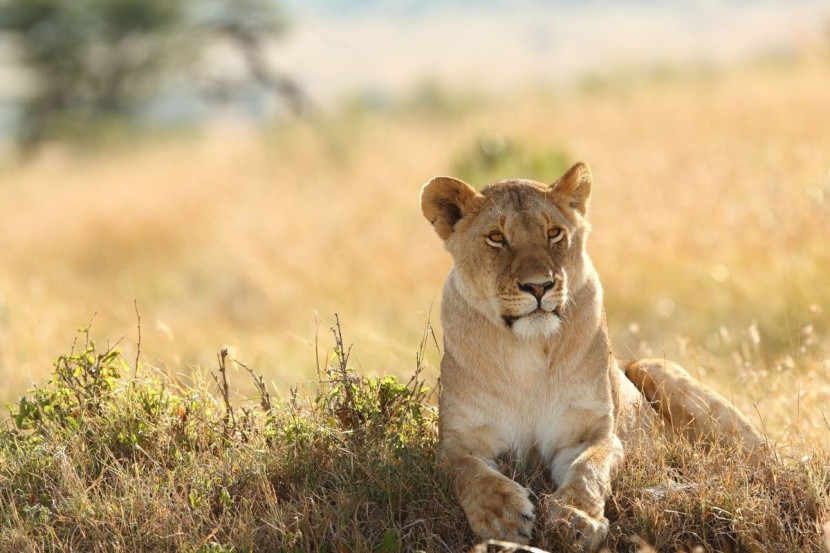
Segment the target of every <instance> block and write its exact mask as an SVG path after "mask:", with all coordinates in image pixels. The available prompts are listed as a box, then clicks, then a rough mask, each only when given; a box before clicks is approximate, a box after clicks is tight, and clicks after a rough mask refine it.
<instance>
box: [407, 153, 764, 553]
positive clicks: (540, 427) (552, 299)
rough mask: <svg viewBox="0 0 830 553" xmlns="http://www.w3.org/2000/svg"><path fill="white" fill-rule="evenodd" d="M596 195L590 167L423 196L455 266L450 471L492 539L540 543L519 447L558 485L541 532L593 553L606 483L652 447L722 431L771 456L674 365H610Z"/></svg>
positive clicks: (442, 181) (603, 530)
mask: <svg viewBox="0 0 830 553" xmlns="http://www.w3.org/2000/svg"><path fill="white" fill-rule="evenodd" d="M590 193H591V172H590V169H589V168H588V166H587V165H586V164H584V163H577V164H576V165H574V166H573V167H572V168H571V169H570V170H568V171H567V172H566V173H565V174H564V175H563V176H562V177H561V178H560V179H559V180H557V181H556V182H555V183H553V184H552V185H550V186H547V185H544V184H540V183H537V182H533V181H529V180H507V181H502V182H498V183H495V184H491V185H489V186H487V187H485V188H483V189H482V190H481V192H477V191H476V190H475V189H473V188H472V187H470V186H468V185H467V184H465V183H464V182H462V181H459V180H457V179H453V178H450V177H435V178H434V179H432V180H431V181H430V182H429V183H427V184H426V185H425V186H424V188H423V192H422V194H421V208H422V210H423V213H424V216H425V217H426V218H427V220H429V222H430V223H432V225H433V227H434V228H435V231H436V232H437V233H438V235H439V236H440V237H441V238H442V239H443V240H444V244H445V246H446V249H447V250H448V251H449V252H450V254H451V255H452V258H453V262H454V265H453V268H452V270H451V272H450V274H449V277H448V278H447V280H446V283H445V285H444V292H443V300H442V313H441V321H442V323H443V327H444V344H445V349H444V356H443V359H442V361H441V383H442V394H441V398H440V405H439V409H440V414H439V421H440V422H439V426H440V462H441V464H442V466H443V469H444V470H445V471H447V472H448V474H449V476H450V478H451V479H452V482H453V487H454V490H455V492H456V494H457V497H458V500H459V502H460V503H461V506H462V507H463V509H464V512H465V513H466V515H467V520H468V521H469V524H470V527H471V528H472V530H473V532H475V534H477V535H478V536H480V537H482V538H497V539H506V540H510V541H514V542H521V543H527V542H528V541H529V540H530V539H531V531H532V528H533V523H534V520H535V514H534V505H533V503H532V502H531V498H530V495H529V491H528V490H527V489H526V488H524V487H522V486H520V485H519V484H518V483H516V482H515V481H513V480H511V479H510V478H508V477H506V476H504V475H503V474H502V473H500V472H499V471H498V470H497V465H496V458H497V457H498V456H499V455H501V454H503V453H505V452H508V451H513V452H515V453H516V454H518V455H519V456H530V457H533V458H536V459H541V460H542V462H543V463H544V466H545V467H546V469H547V470H549V473H550V476H551V478H552V480H553V482H554V483H555V484H556V486H557V489H556V492H555V493H554V494H553V495H550V496H548V497H546V498H544V500H543V502H542V503H543V506H542V507H543V508H542V510H543V511H544V518H545V522H546V523H547V524H551V525H553V526H554V528H555V529H556V530H557V531H558V532H559V533H560V535H561V536H562V537H563V538H564V539H566V540H568V541H569V542H570V543H572V544H574V545H576V546H577V547H579V548H581V549H583V550H586V551H595V550H596V549H598V548H599V547H600V545H601V544H602V542H603V541H604V540H605V538H606V536H607V534H608V521H607V519H606V518H605V516H604V509H605V500H606V498H607V497H608V495H609V493H610V491H611V490H610V478H611V471H612V470H613V468H614V466H615V465H617V464H618V463H619V462H620V460H621V459H622V457H623V452H624V451H625V448H626V447H638V446H640V445H641V444H642V443H643V442H642V437H643V436H646V439H647V436H648V435H649V433H652V434H653V433H654V432H655V431H657V429H658V427H661V426H662V427H663V428H664V431H665V429H668V431H669V432H681V433H684V434H685V435H687V436H689V437H691V438H699V437H704V438H705V437H712V436H716V435H721V436H725V437H727V438H729V439H733V438H734V439H739V440H741V441H742V443H743V445H744V447H745V449H746V450H747V452H748V453H749V454H750V455H753V456H756V458H757V456H758V455H759V454H760V452H761V450H762V449H763V448H764V447H765V445H764V440H763V438H762V437H761V435H760V434H759V433H758V432H757V431H756V430H755V429H753V427H752V426H751V424H750V423H749V421H748V420H747V419H746V418H745V417H744V416H743V415H742V414H741V413H740V412H738V411H737V410H736V409H735V408H734V407H733V406H732V405H731V404H729V402H727V401H726V400H725V399H724V398H722V397H721V396H719V395H717V394H716V393H714V392H712V391H711V390H709V389H708V388H706V387H704V386H703V385H701V384H700V383H699V382H697V381H695V380H694V379H692V378H690V377H689V375H688V374H687V373H686V372H685V371H684V370H683V369H682V368H680V367H679V366H677V365H675V364H672V363H666V362H663V361H660V360H646V361H639V362H623V361H618V360H616V359H615V358H614V356H613V354H612V352H611V342H610V340H609V337H608V330H607V327H606V321H605V311H604V308H603V303H602V294H603V292H602V286H601V285H600V281H599V277H598V276H597V272H596V270H595V269H594V266H593V264H592V263H591V260H590V258H589V257H588V254H587V252H586V249H585V244H586V240H587V238H588V233H589V230H590V224H589V223H588V220H587V214H588V200H589V197H590ZM644 399H645V400H647V401H644ZM649 404H650V405H651V406H649ZM652 406H653V407H654V409H652V408H651V407H652ZM661 418H662V419H663V421H664V423H665V424H662V423H659V420H660V419H661Z"/></svg>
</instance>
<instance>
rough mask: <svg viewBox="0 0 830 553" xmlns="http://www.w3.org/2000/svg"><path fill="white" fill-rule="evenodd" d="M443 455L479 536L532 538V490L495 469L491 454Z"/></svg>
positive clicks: (468, 518) (474, 530)
mask: <svg viewBox="0 0 830 553" xmlns="http://www.w3.org/2000/svg"><path fill="white" fill-rule="evenodd" d="M442 457H443V459H442V464H443V466H444V469H445V470H446V471H447V474H448V475H449V477H450V478H451V480H452V484H453V488H454V490H455V493H456V495H457V497H458V501H459V503H460V504H461V507H462V508H463V509H464V513H465V514H466V515H467V521H468V522H469V524H470V528H471V529H472V530H473V532H474V533H475V534H476V535H477V536H479V537H481V538H485V539H487V538H494V539H502V540H507V541H512V542H517V543H527V542H528V541H530V536H531V532H532V530H533V522H534V520H535V518H536V517H535V516H534V514H533V511H534V509H533V503H532V502H531V501H530V490H528V489H527V488H525V487H523V486H521V485H519V484H518V483H517V482H515V481H513V480H511V479H510V478H508V477H506V476H504V475H503V474H502V473H500V472H499V471H498V470H496V468H495V462H494V460H493V459H492V458H490V457H489V456H485V455H482V456H476V455H473V454H471V453H469V452H466V451H444V452H443V455H442Z"/></svg>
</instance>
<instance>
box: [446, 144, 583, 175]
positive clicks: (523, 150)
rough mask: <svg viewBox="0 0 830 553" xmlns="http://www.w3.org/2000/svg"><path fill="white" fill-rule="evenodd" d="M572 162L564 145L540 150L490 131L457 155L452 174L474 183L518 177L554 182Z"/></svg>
mask: <svg viewBox="0 0 830 553" xmlns="http://www.w3.org/2000/svg"><path fill="white" fill-rule="evenodd" d="M572 164H573V160H572V158H571V156H570V155H568V154H567V153H566V152H565V151H563V150H561V149H547V150H538V149H535V148H531V147H530V146H527V145H526V144H524V143H522V142H521V141H519V140H514V139H509V138H505V137H504V136H502V135H501V134H499V133H496V132H486V133H483V134H481V135H480V136H479V137H478V139H477V140H476V142H475V144H473V145H472V146H471V147H469V148H467V149H465V150H464V151H462V152H460V153H459V154H458V155H456V157H455V159H454V160H453V162H452V174H453V175H456V176H458V178H460V179H462V180H464V181H466V182H468V183H470V184H471V185H473V186H484V185H485V184H490V183H492V182H496V181H499V180H503V179H508V178H517V177H519V178H528V179H533V180H536V181H540V182H547V183H552V182H554V181H555V180H556V179H557V178H559V177H560V176H561V175H562V174H563V173H564V172H565V171H567V170H568V168H569V167H570V166H571V165H572Z"/></svg>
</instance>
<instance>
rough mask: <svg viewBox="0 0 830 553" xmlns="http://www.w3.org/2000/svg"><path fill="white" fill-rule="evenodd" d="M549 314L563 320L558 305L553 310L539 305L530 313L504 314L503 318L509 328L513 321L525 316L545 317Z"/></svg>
mask: <svg viewBox="0 0 830 553" xmlns="http://www.w3.org/2000/svg"><path fill="white" fill-rule="evenodd" d="M547 315H554V316H555V317H556V318H558V319H559V320H562V314H561V313H559V308H558V307H556V308H555V309H553V310H552V311H548V310H546V309H542V308H541V307H537V308H536V309H534V310H533V311H531V312H530V313H525V314H524V315H502V319H503V320H504V324H506V325H507V327H508V328H511V327H512V326H513V323H515V322H516V321H518V320H519V319H522V318H524V317H545V316H547Z"/></svg>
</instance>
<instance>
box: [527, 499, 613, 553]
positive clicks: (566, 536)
mask: <svg viewBox="0 0 830 553" xmlns="http://www.w3.org/2000/svg"><path fill="white" fill-rule="evenodd" d="M543 504H544V506H545V507H544V508H545V525H546V526H547V527H548V528H550V529H552V530H553V531H554V532H555V533H556V534H557V536H558V537H559V539H561V540H562V541H563V542H564V543H565V544H567V545H568V546H570V547H572V548H574V549H576V550H578V551H584V552H586V553H592V552H594V551H597V550H598V549H599V548H600V546H602V544H603V543H604V542H605V538H607V537H608V519H606V518H605V517H602V516H601V517H592V516H591V515H589V514H587V513H585V512H584V511H581V510H579V509H577V508H575V507H571V506H569V505H565V504H563V503H561V502H559V501H557V500H556V499H555V498H553V497H552V496H548V497H547V498H544V499H543Z"/></svg>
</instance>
